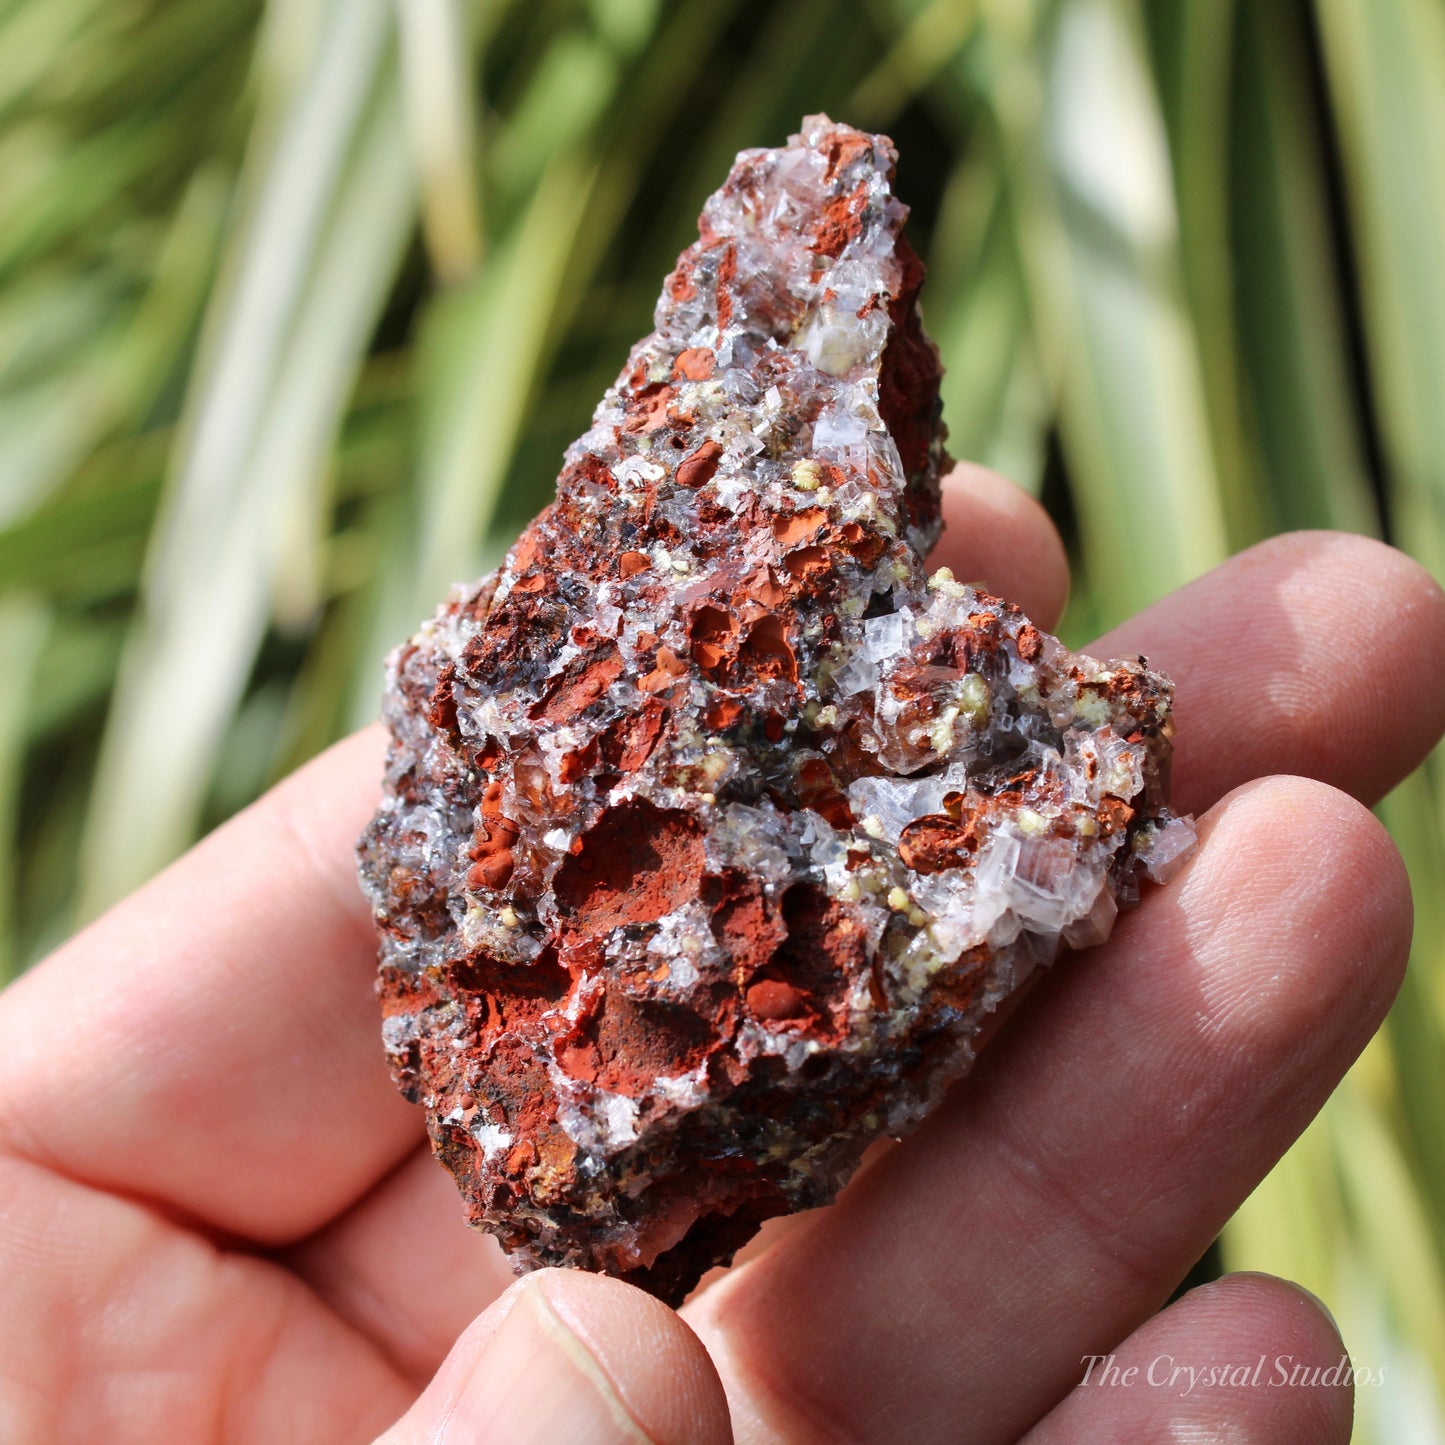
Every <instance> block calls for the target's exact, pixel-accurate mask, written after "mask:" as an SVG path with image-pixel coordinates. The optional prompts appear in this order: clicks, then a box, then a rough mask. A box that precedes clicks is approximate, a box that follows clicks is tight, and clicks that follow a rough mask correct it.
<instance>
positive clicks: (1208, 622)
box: [1089, 532, 1445, 812]
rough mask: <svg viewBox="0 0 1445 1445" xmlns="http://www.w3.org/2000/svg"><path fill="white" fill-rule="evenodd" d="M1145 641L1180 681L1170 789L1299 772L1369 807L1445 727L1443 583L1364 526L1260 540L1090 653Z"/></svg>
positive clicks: (1141, 645)
mask: <svg viewBox="0 0 1445 1445" xmlns="http://www.w3.org/2000/svg"><path fill="white" fill-rule="evenodd" d="M1089 651H1090V652H1093V653H1095V654H1097V655H1098V656H1101V657H1116V656H1119V655H1121V654H1124V653H1129V652H1141V653H1143V654H1144V655H1145V656H1146V657H1147V658H1148V659H1149V662H1150V664H1151V665H1152V666H1154V667H1158V668H1161V669H1162V670H1163V671H1164V672H1166V673H1168V674H1169V675H1170V676H1171V677H1173V678H1174V680H1175V682H1176V684H1177V685H1178V693H1177V698H1176V708H1175V723H1176V729H1177V730H1176V733H1175V743H1174V764H1173V767H1174V771H1173V797H1174V802H1175V804H1176V805H1177V806H1178V807H1179V808H1180V809H1181V810H1184V811H1195V812H1201V811H1203V810H1204V809H1205V808H1207V807H1209V805H1210V804H1211V803H1213V802H1214V801H1215V799H1216V798H1219V797H1222V796H1223V795H1224V794H1225V793H1226V792H1228V791H1229V789H1231V788H1234V787H1237V786H1238V785H1239V784H1240V783H1244V782H1248V781H1249V779H1251V778H1258V777H1265V776H1267V775H1268V774H1271V773H1280V772H1287V773H1300V774H1303V775H1305V776H1307V777H1312V778H1318V779H1320V780H1321V781H1322V782H1326V783H1331V784H1333V785H1334V786H1335V787H1337V788H1343V789H1345V791H1347V792H1349V793H1352V794H1353V795H1354V796H1355V797H1357V798H1360V799H1362V800H1363V801H1365V802H1371V803H1372V802H1375V801H1376V800H1378V799H1379V798H1381V797H1383V796H1384V795H1385V794H1386V793H1387V792H1389V790H1390V789H1391V788H1392V787H1394V785H1395V784H1396V783H1397V782H1399V781H1400V779H1401V778H1403V777H1405V776H1406V775H1407V774H1408V773H1410V772H1411V771H1412V770H1413V769H1414V768H1415V767H1417V766H1418V765H1419V763H1420V762H1421V761H1422V760H1423V759H1424V757H1425V755H1426V754H1427V753H1428V752H1429V751H1430V749H1431V748H1432V747H1434V745H1435V743H1436V742H1437V741H1438V739H1439V737H1440V733H1441V730H1442V729H1445V688H1442V687H1441V686H1440V683H1439V679H1440V677H1441V675H1442V673H1445V593H1442V592H1441V590H1440V587H1439V585H1438V584H1437V583H1436V582H1435V581H1434V579H1433V578H1432V577H1431V576H1430V574H1429V573H1428V572H1426V571H1425V570H1424V568H1422V567H1420V566H1419V565H1418V564H1417V563H1415V562H1412V561H1411V560H1410V559H1409V558H1408V557H1406V556H1405V555H1404V554H1403V553H1401V552H1397V551H1395V550H1394V548H1392V547H1386V546H1384V545H1383V544H1382V543H1380V542H1372V541H1371V540H1370V539H1369V538H1367V537H1354V536H1348V535H1345V534H1343V533H1333V532H1300V533H1295V534H1292V535H1290V536H1286V537H1276V538H1274V539H1272V540H1271V541H1268V542H1262V543H1261V544H1260V545H1259V546H1257V547H1252V548H1250V549H1249V551H1247V552H1242V553H1240V555H1239V556H1237V557H1234V558H1232V559H1231V560H1230V561H1228V562H1226V563H1225V564H1224V565H1223V566H1222V567H1217V568H1215V569H1214V571H1213V572H1210V573H1209V574H1208V575H1207V576H1204V577H1201V578H1200V579H1199V580H1198V581H1196V582H1192V583H1190V584H1189V585H1188V586H1187V587H1182V588H1180V589H1179V591H1177V592H1175V593H1173V594H1171V595H1170V596H1169V597H1166V598H1165V599H1164V600H1163V601H1162V602H1159V603H1156V604H1155V605H1154V606H1153V607H1150V608H1149V609H1148V610H1147V611H1145V612H1142V613H1140V614H1139V616H1137V617H1135V618H1133V619H1132V620H1131V621H1129V622H1127V623H1125V624H1124V626H1123V627H1120V628H1119V629H1117V630H1116V631H1114V632H1111V633H1109V634H1108V636H1106V637H1103V638H1100V640H1099V641H1098V642H1097V643H1095V644H1094V645H1093V646H1092V647H1090V648H1089Z"/></svg>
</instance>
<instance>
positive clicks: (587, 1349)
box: [378, 1269, 732, 1445]
mask: <svg viewBox="0 0 1445 1445" xmlns="http://www.w3.org/2000/svg"><path fill="white" fill-rule="evenodd" d="M478 1440H505V1441H508V1442H513V1445H533V1442H535V1445H543V1442H551V1441H554V1440H566V1441H569V1442H575V1445H728V1442H730V1441H731V1440H732V1427H731V1423H730V1418H729V1415H728V1405H727V1397H726V1395H725V1394H724V1392H723V1387H722V1382H721V1380H720V1379H719V1378H718V1373H717V1370H716V1369H715V1368H714V1366H713V1363H712V1361H711V1359H710V1358H709V1357H708V1354H707V1352H706V1351H705V1350H704V1349H703V1347H702V1344H701V1342H700V1341H699V1340H698V1338H697V1336H696V1335H694V1334H693V1333H692V1331H691V1330H690V1329H689V1328H688V1327H687V1326H686V1325H685V1324H684V1323H683V1322H682V1320H681V1319H679V1318H678V1316H677V1315H676V1314H675V1313H674V1312H673V1311H672V1310H670V1309H668V1308H667V1307H666V1306H665V1305H663V1304H661V1303H660V1302H659V1301H657V1300H655V1299H653V1298H652V1296H651V1295H647V1294H644V1293H643V1292H642V1291H641V1290H639V1289H635V1288H633V1287H632V1286H631V1285H628V1284H623V1283H622V1282H621V1281H619V1280H615V1279H608V1278H606V1277H604V1276H600V1275H591V1274H586V1273H583V1272H582V1271H579V1270H557V1269H549V1270H539V1271H537V1272H535V1273H533V1274H529V1275H525V1276H524V1277H523V1278H522V1279H520V1280H518V1281H517V1282H516V1283H515V1284H513V1285H512V1286H511V1288H510V1289H508V1290H507V1291H506V1292H505V1293H504V1294H503V1295H501V1296H500V1297H499V1298H498V1299H496V1300H495V1301H494V1302H493V1303H492V1304H491V1305H490V1306H489V1307H488V1308H487V1309H486V1310H484V1311H483V1312H482V1314H481V1315H479V1316H478V1317H477V1319H476V1320H475V1321H473V1323H472V1324H471V1325H470V1326H469V1327H468V1328H467V1329H466V1331H465V1332H464V1333H463V1334H462V1335H461V1337H460V1338H459V1339H458V1340H457V1342H456V1344H455V1346H453V1348H452V1350H451V1353H450V1354H449V1355H448V1356H447V1358H446V1360H445V1361H444V1362H443V1363H442V1366H441V1368H440V1369H439V1370H438V1371H437V1373H436V1375H435V1377H434V1378H433V1379H432V1381H431V1383H430V1384H429V1385H428V1386H427V1388H426V1389H425V1390H424V1391H423V1392H422V1394H421V1396H420V1397H419V1398H418V1399H417V1401H416V1403H415V1404H414V1405H413V1406H412V1408H411V1409H410V1410H409V1411H408V1412H407V1413H406V1415H405V1416H404V1417H403V1418H402V1419H401V1420H400V1421H398V1422H397V1424H396V1425H395V1426H394V1427H393V1428H392V1430H391V1431H390V1432H389V1433H388V1434H387V1435H385V1436H384V1437H383V1438H382V1441H380V1442H378V1445H422V1442H423V1441H425V1442H426V1445H463V1442H467V1445H470V1442H472V1441H478Z"/></svg>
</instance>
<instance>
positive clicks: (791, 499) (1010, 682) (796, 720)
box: [361, 117, 1194, 1300]
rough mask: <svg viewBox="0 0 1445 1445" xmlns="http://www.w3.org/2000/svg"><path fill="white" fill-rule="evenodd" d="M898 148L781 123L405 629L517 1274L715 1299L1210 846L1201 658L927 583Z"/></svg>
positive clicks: (494, 1223)
mask: <svg viewBox="0 0 1445 1445" xmlns="http://www.w3.org/2000/svg"><path fill="white" fill-rule="evenodd" d="M893 162H894V152H893V148H892V146H891V144H890V142H889V141H888V140H887V139H886V138H884V137H881V136H871V135H865V134H862V133H860V132H858V131H855V130H852V129H850V128H849V127H847V126H843V125H833V124H831V123H830V122H829V121H828V120H827V119H826V118H825V117H811V118H809V119H808V120H807V121H806V122H805V123H804V128H803V131H802V134H801V135H799V136H795V137H793V138H792V139H791V140H790V142H789V144H788V145H787V146H786V147H784V148H782V149H780V150H759V151H750V152H745V153H744V154H743V155H741V156H740V157H739V158H738V162H737V165H736V167H735V168H734V170H733V172H732V174H731V175H730V176H729V178H728V181H727V183H726V185H725V186H724V187H723V188H722V190H720V191H719V192H718V193H717V194H716V195H715V196H713V198H712V199H711V200H710V201H709V202H708V204H707V207H706V209H705V210H704V212H703V215H702V218H701V222H700V227H699V229H700V235H699V239H698V241H697V242H696V244H695V245H693V246H692V247H690V248H689V249H688V250H687V251H686V252H685V253H684V254H683V255H682V257H681V258H680V259H679V261H678V264H677V268H676V270H674V271H673V273H672V274H671V275H670V276H669V277H668V278H667V281H666V283H665V285H664V287H663V292H662V296H661V299H660V300H659V302H658V306H657V313H656V325H657V330H656V331H655V332H654V333H653V334H652V335H651V336H649V337H647V338H646V339H645V340H644V341H642V342H640V343H639V344H638V346H637V347H636V348H635V349H634V350H633V352H632V354H631V356H630V357H629V358H628V361H627V365H626V366H625V368H624V369H623V372H622V375H621V377H620V378H619V379H618V381H617V384H616V385H615V386H614V387H613V388H612V389H611V390H610V391H609V392H608V393H607V395H606V396H605V397H604V398H603V400H602V403H601V405H600V406H599V407H598V409H597V412H596V414H595V416H594V418H593V424H592V427H591V429H590V430H589V431H588V432H587V433H586V434H585V435H584V436H583V437H581V438H580V439H579V440H578V441H577V442H576V443H575V444H574V445H573V446H572V448H571V449H570V450H569V451H568V453H567V457H566V465H565V468H564V470H563V472H562V475H561V478H560V480H559V482H558V487H557V500H556V501H555V502H554V503H553V504H552V505H551V506H549V507H548V508H547V510H546V511H545V512H543V513H542V515H541V516H540V517H538V518H537V520H536V521H535V522H534V523H533V524H532V525H531V527H529V528H528V530H527V531H526V532H525V533H524V534H523V536H522V538H521V540H520V541H519V542H518V543H517V545H516V546H515V547H514V548H513V549H512V551H511V552H510V554H509V555H508V556H507V559H506V561H505V562H504V563H503V564H502V566H501V568H500V569H499V570H498V571H497V572H495V573H493V574H492V575H491V576H489V577H486V578H484V579H483V580H482V581H480V582H478V583H476V584H475V585H473V586H470V587H465V588H461V589H459V590H458V591H456V592H455V593H454V594H453V596H452V597H451V598H450V600H449V601H448V602H447V603H446V604H445V605H444V606H443V607H442V608H441V609H440V610H439V611H438V612H437V614H436V616H435V617H434V618H433V619H432V620H431V621H430V622H428V623H426V624H425V626H424V627H423V628H422V629H421V631H420V632H419V633H418V634H417V636H416V637H414V638H413V639H412V640H411V641H410V642H408V643H407V644H406V645H405V646H403V647H402V648H400V649H399V650H398V651H397V652H396V653H395V654H394V655H393V657H392V659H391V662H390V685H389V689H388V694H387V701H386V709H385V716H386V722H387V724H388V726H389V727H390V730H391V734H392V744H391V751H390V756H389V759H388V764H387V771H386V795H385V801H384V802H383V804H382V806H381V809H380V811H379V812H378V813H377V815H376V818H375V820H374V821H373V823H372V824H371V826H370V828H369V829H368V831H367V833H366V835H365V837H364V838H363V840H362V844H361V860H362V876H363V879H364V882H365V886H366V888H367V890H368V892H369V895H370V897H371V900H372V903H373V905H374V908H375V914H376V920H377V924H378V927H379V931H380V937H381V979H380V993H381V997H382V1001H383V1005H384V1014H385V1022H384V1026H383V1036H384V1039H385V1045H386V1049H387V1053H388V1056H389V1059H390V1063H391V1068H392V1071H393V1073H394V1075H395V1077H396V1079H397V1082H398V1084H399V1085H400V1087H401V1088H402V1090H403V1091H404V1092H405V1094H406V1095H407V1097H408V1098H411V1099H413V1100H417V1101H420V1102H421V1103H423V1104H424V1105H425V1106H426V1109H427V1115H428V1120H429V1125H430V1130H431V1138H432V1143H433V1145H434V1147H435V1150H436V1153H437V1155H438V1156H439V1157H440V1159H441V1160H442V1162H443V1163H444V1164H445V1165H446V1166H447V1168H448V1169H449V1170H450V1171H451V1172H452V1174H453V1175H454V1176H455V1178H456V1181H457V1183H458V1185H459V1186H460V1188H461V1192H462V1196H463V1198H464V1200H465V1205H466V1211H467V1215H468V1218H469V1220H470V1221H471V1222H472V1223H473V1224H475V1225H477V1226H479V1227H482V1228H485V1229H488V1230H490V1231H492V1232H493V1233H494V1234H496V1235H497V1236H498V1238H499V1239H500V1240H501V1242H502V1244H503V1245H504V1247H505V1248H506V1249H507V1250H508V1251H510V1252H511V1254H512V1257H513V1260H514V1262H515V1263H516V1264H517V1265H518V1267H519V1268H528V1267H532V1266H537V1265H544V1264H562V1265H577V1266H582V1267H586V1268H591V1269H601V1270H606V1271H608V1272H610V1273H613V1274H616V1275H620V1276H622V1277H623V1278H625V1279H629V1280H632V1281H634V1282H635V1283H638V1284H640V1285H642V1286H644V1287H645V1288H648V1289H651V1290H653V1291H654V1292H655V1293H657V1294H659V1295H661V1296H662V1297H663V1298H666V1299H669V1300H677V1299H679V1298H681V1296H682V1295H683V1294H684V1293H686V1291H687V1290H688V1289H689V1288H691V1286H692V1285H693V1284H694V1283H695V1282H696V1280H697V1279H698V1277H699V1276H700V1275H701V1274H702V1273H703V1271H704V1270H706V1269H707V1268H708V1267H709V1266H710V1265H712V1264H714V1263H716V1262H719V1261H724V1260H726V1259H728V1258H729V1257H730V1256H731V1254H732V1252H733V1251H734V1250H735V1249H737V1247H738V1246H739V1245H740V1244H742V1243H743V1242H744V1240H746V1239H747V1238H748V1237H749V1236H750V1235H751V1234H752V1233H753V1232H754V1231H755V1229H756V1228H757V1226H758V1224H759V1223H760V1222H761V1221H762V1220H764V1219H766V1218H768V1217H769V1216H772V1215H776V1214H779V1213H783V1212H786V1211H789V1210H795V1209H802V1208H806V1207H809V1206H811V1205H817V1204H823V1203H826V1202H827V1201H828V1200H830V1199H832V1198H833V1196H834V1195H835V1193H836V1192H837V1190H838V1188H839V1187H840V1185H841V1184H842V1182H843V1181H844V1180H845V1179H846V1178H847V1176H848V1174H849V1173H850V1171H851V1170H852V1169H853V1167H854V1166H855V1164H856V1163H857V1160H858V1158H859V1155H860V1154H861V1153H862V1151H863V1149H864V1147H865V1146H866V1144H867V1143H868V1142H869V1141H870V1140H871V1139H873V1138H874V1137H876V1136H878V1135H882V1134H895V1135H896V1134H900V1133H903V1132H905V1131H906V1130H908V1129H910V1128H911V1127H912V1126H913V1125H915V1124H916V1123H917V1122H918V1121H919V1119H920V1118H921V1117H922V1116H923V1115H924V1114H925V1113H926V1112H927V1111H928V1109H929V1108H930V1107H931V1106H932V1105H933V1104H934V1103H935V1102H936V1101H937V1099H938V1098H939V1095H940V1093H941V1091H942V1090H943V1089H944V1087H945V1086H946V1085H947V1084H948V1083H950V1082H951V1081H952V1080H954V1079H955V1078H957V1077H958V1076H959V1075H960V1074H961V1073H963V1072H964V1071H965V1069H966V1068H967V1066H968V1064H969V1063H970V1061H971V1059H972V1048H971V1042H972V1041H973V1040H974V1039H975V1037H976V1035H977V1034H978V1032H979V1029H980V1027H981V1025H982V1023H983V1021H984V1020H985V1018H986V1017H987V1015H988V1014H989V1013H990V1012H991V1011H992V1010H994V1009H995V1008H996V1006H997V1005H998V1004H999V1002H1000V1001H1001V1000H1002V999H1003V998H1005V996H1007V995H1008V994H1009V993H1010V992H1011V991H1012V990H1014V989H1015V988H1016V987H1017V986H1018V985H1019V983H1020V982H1021V981H1022V979H1023V978H1024V977H1025V976H1026V975H1027V974H1028V973H1029V972H1030V971H1031V970H1032V969H1033V968H1034V967H1035V966H1036V965H1037V964H1039V963H1040V962H1042V961H1046V960H1048V959H1050V958H1051V957H1052V956H1053V954H1054V952H1055V951H1056V949H1057V947H1058V945H1059V942H1060V940H1062V941H1063V942H1064V943H1067V944H1070V945H1074V946H1083V945H1087V944H1090V943H1093V942H1096V941H1098V940H1101V939H1102V938H1104V937H1105V936H1106V935H1107V934H1108V932H1109V927H1110V924H1111V922H1112V920H1113V918H1114V915H1115V913H1116V911H1117V908H1118V905H1119V904H1121V903H1127V902H1129V901H1132V899H1133V898H1134V897H1135V896H1136V895H1137V890H1138V882H1139V879H1140V877H1141V876H1142V875H1146V874H1148V875H1151V876H1154V877H1162V876H1164V875H1165V874H1166V873H1167V872H1168V871H1170V870H1171V869H1172V868H1173V867H1175V866H1176V865H1177V864H1178V863H1179V862H1180V861H1181V860H1182V858H1183V857H1184V856H1185V855H1186V854H1187V852H1188V850H1189V848H1190V847H1191V846H1192V843H1193V836H1194V835H1193V828H1192V825H1191V824H1190V823H1189V822H1188V821H1187V820H1181V819H1177V818H1175V817H1173V815H1171V814H1170V813H1169V812H1168V810H1167V809H1166V808H1165V807H1164V804H1163V797H1162V783H1161V771H1162V768H1163V764H1164V761H1165V757H1166V755H1167V752H1168V735H1169V723H1168V714H1169V703H1170V688H1169V684H1168V682H1167V680H1166V679H1164V678H1163V677H1161V676H1159V675H1158V674H1156V673H1152V672H1149V671H1148V670H1146V668H1145V667H1144V665H1143V664H1142V663H1141V662H1137V661H1126V662H1114V663H1103V662H1098V661H1095V660H1093V659H1091V658H1087V657H1079V656H1071V655H1069V654H1068V653H1067V652H1066V651H1065V650H1064V648H1063V647H1062V646H1061V645H1060V644H1059V643H1058V642H1057V641H1055V640H1054V639H1053V638H1052V637H1049V636H1047V635H1046V634H1045V633H1043V632H1041V631H1040V630H1039V629H1038V628H1036V627H1034V626H1032V625H1031V624H1030V623H1029V622H1028V620H1027V619H1026V618H1025V617H1024V616H1023V615H1022V614H1021V613H1020V612H1019V611H1018V610H1017V609H1016V608H1014V607H1012V606H1010V605H1009V604H1008V603H1006V602H1004V601H1001V600H1000V599H998V598H996V597H992V596H988V595H986V594H985V593H983V592H979V591H975V590H974V589H973V588H971V587H967V586H964V585H961V584H960V583H958V582H956V581H955V580H954V579H953V578H952V577H951V576H949V575H948V574H947V573H946V572H942V571H940V572H937V573H935V574H934V575H933V576H932V577H929V575H928V574H927V572H926V570H925V568H924V564H923V560H922V559H923V557H924V555H925V554H926V552H927V551H928V549H929V547H930V546H931V545H932V543H933V542H934V541H935V539H936V538H937V535H938V532H939V526H940V524H939V511H938V480H937V479H938V469H939V466H940V463H941V461H942V459H943V451H942V446H941V438H942V435H943V429H942V427H941V425H940V423H939V418H938V413H939V406H938V378H939V364H938V359H937V353H936V351H935V349H934V347H933V345H932V343H931V342H929V341H928V340H927V338H926V337H925V336H924V334H923V332H922V330H921V327H920V323H919V320H918V313H917V308H916V305H915V302H916V297H917V293H918V289H919V286H920V283H921V281H922V274H923V273H922V266H921V265H920V263H919V262H918V260H917V259H916V257H915V256H914V255H913V253H912V251H911V250H910V249H909V247H908V244H907V242H906V241H905V240H904V239H903V238H902V235H901V228H902V225H903V221H904V217H905V216H906V214H907V211H906V208H905V207H904V206H903V205H902V204H901V203H900V202H899V201H898V200H897V199H896V198H895V197H894V195H893V194H892V191H891V188H890V176H891V172H892V168H893Z"/></svg>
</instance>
